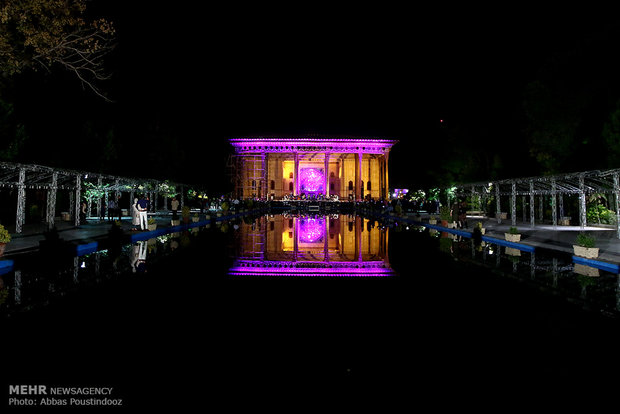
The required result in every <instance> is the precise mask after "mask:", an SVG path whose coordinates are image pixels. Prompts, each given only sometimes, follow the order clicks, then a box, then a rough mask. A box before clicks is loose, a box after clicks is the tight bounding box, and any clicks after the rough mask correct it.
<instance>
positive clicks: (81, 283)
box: [0, 226, 206, 315]
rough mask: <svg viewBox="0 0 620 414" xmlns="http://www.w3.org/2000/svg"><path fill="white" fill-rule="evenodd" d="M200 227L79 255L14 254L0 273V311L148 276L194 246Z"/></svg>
mask: <svg viewBox="0 0 620 414" xmlns="http://www.w3.org/2000/svg"><path fill="white" fill-rule="evenodd" d="M205 227H206V226H205ZM199 231H200V229H198V228H194V229H191V230H185V231H183V232H179V233H170V234H165V235H161V236H158V237H154V238H151V239H148V240H140V241H137V242H135V243H130V244H122V243H120V242H118V243H108V244H107V245H108V248H107V249H103V250H99V251H94V252H92V253H88V254H81V255H79V256H77V255H76V256H71V255H68V254H67V253H66V252H65V253H62V254H61V253H58V255H57V256H53V257H49V254H47V255H46V254H45V253H41V252H33V253H25V254H22V255H16V256H15V257H14V259H15V266H14V268H13V269H12V270H11V271H9V272H7V273H5V274H3V275H0V315H1V314H11V313H13V312H15V311H24V310H29V309H33V308H36V307H39V306H42V305H43V306H44V305H46V304H48V303H50V302H53V301H55V300H56V299H57V298H59V297H62V296H65V295H67V294H69V293H71V292H75V291H78V290H80V289H82V288H87V287H89V286H92V285H96V284H99V283H101V282H104V281H106V280H109V279H114V278H123V277H127V275H130V274H136V276H139V275H140V274H145V273H147V272H148V269H149V267H151V266H155V265H157V263H158V262H159V260H160V259H162V258H164V257H167V256H168V255H169V254H171V253H173V252H174V251H175V250H176V249H178V248H179V247H180V246H187V245H188V244H190V243H191V241H192V239H193V238H194V237H196V235H197V234H198V232H199ZM43 258H45V259H46V260H43Z"/></svg>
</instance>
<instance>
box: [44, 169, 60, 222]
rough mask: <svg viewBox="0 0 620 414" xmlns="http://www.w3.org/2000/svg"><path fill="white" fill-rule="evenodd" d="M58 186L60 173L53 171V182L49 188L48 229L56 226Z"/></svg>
mask: <svg viewBox="0 0 620 414" xmlns="http://www.w3.org/2000/svg"><path fill="white" fill-rule="evenodd" d="M57 188H58V173H57V172H56V171H54V172H53V173H52V182H51V184H50V187H49V190H47V211H46V215H45V216H46V223H47V229H48V230H51V229H52V228H53V227H54V218H55V217H56V190H57Z"/></svg>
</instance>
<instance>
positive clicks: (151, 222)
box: [147, 217, 157, 224]
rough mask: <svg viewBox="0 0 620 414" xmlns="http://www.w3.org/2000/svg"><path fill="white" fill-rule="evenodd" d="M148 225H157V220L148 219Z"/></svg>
mask: <svg viewBox="0 0 620 414" xmlns="http://www.w3.org/2000/svg"><path fill="white" fill-rule="evenodd" d="M147 223H149V224H155V223H157V221H155V219H154V218H152V217H151V218H150V219H148V221H147Z"/></svg>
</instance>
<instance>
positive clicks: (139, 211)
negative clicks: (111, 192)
mask: <svg viewBox="0 0 620 414" xmlns="http://www.w3.org/2000/svg"><path fill="white" fill-rule="evenodd" d="M149 207H150V201H149V197H148V196H146V197H142V198H140V199H137V198H134V199H133V204H132V206H131V209H132V224H133V225H134V227H133V228H132V230H138V228H137V227H136V226H138V225H139V226H140V230H142V231H144V230H148V216H147V213H148V211H149Z"/></svg>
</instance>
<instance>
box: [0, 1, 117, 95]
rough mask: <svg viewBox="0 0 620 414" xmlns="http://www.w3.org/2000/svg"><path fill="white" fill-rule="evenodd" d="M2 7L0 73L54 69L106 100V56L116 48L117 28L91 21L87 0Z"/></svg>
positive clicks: (8, 75) (100, 21) (29, 3)
mask: <svg viewBox="0 0 620 414" xmlns="http://www.w3.org/2000/svg"><path fill="white" fill-rule="evenodd" d="M3 3H4V4H3V5H2V6H0V73H2V75H3V76H4V77H10V76H12V75H15V74H18V73H21V72H22V71H24V70H27V69H31V70H37V69H40V68H44V69H46V70H48V71H50V70H51V68H52V67H53V66H54V65H58V66H60V67H63V68H64V69H66V70H68V71H70V72H72V73H73V74H75V75H76V76H77V77H78V79H79V80H80V81H81V82H82V86H83V87H85V88H88V89H90V90H92V91H93V92H95V93H96V94H97V95H99V96H100V97H102V98H104V99H106V100H108V98H107V97H106V96H105V95H104V94H103V93H102V92H101V90H100V89H99V87H98V83H99V81H102V80H105V79H108V78H109V74H108V73H107V72H106V70H105V67H104V64H103V63H104V62H103V58H104V56H105V55H106V54H108V53H109V52H110V51H111V50H112V48H113V46H114V45H113V40H114V27H113V25H112V24H111V23H110V22H108V21H107V20H105V19H98V20H94V21H92V22H87V21H86V20H85V19H84V18H83V15H84V12H85V10H86V0H5V1H4V2H3Z"/></svg>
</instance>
